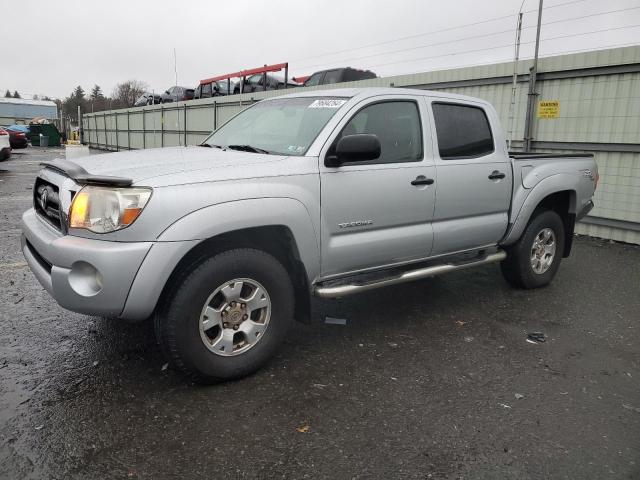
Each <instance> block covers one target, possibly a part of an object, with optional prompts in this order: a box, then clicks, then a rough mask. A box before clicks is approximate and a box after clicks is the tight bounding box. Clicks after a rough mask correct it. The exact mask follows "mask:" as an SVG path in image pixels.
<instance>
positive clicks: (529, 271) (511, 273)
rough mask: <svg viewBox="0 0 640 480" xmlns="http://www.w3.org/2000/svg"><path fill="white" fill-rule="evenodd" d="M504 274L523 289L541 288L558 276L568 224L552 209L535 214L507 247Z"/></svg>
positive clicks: (503, 265)
mask: <svg viewBox="0 0 640 480" xmlns="http://www.w3.org/2000/svg"><path fill="white" fill-rule="evenodd" d="M506 251H507V258H506V259H505V260H504V261H503V262H502V264H501V268H502V274H503V275H504V278H505V279H506V280H507V281H508V282H509V283H510V284H512V285H514V286H516V287H519V288H526V289H531V288H539V287H544V286H545V285H548V284H549V283H551V281H552V280H553V277H555V275H556V273H557V271H558V268H559V267H560V262H561V260H562V254H563V252H564V224H563V223H562V219H561V218H560V215H558V214H557V213H556V212H554V211H552V210H546V211H541V212H539V213H537V214H534V217H533V218H532V219H531V220H530V221H529V225H527V228H526V229H525V231H524V232H523V233H522V236H521V237H520V239H519V240H518V241H517V242H516V243H515V244H514V245H512V246H510V247H508V248H507V249H506Z"/></svg>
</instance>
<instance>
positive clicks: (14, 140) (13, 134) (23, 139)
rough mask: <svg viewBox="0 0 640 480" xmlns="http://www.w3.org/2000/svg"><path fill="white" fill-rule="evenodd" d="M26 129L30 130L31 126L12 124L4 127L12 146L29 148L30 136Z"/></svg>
mask: <svg viewBox="0 0 640 480" xmlns="http://www.w3.org/2000/svg"><path fill="white" fill-rule="evenodd" d="M25 128H26V131H27V132H29V127H26V126H25V125H10V126H8V127H4V129H5V130H6V131H7V133H8V134H9V143H10V144H11V148H15V149H18V148H27V147H28V146H29V138H28V137H27V133H25Z"/></svg>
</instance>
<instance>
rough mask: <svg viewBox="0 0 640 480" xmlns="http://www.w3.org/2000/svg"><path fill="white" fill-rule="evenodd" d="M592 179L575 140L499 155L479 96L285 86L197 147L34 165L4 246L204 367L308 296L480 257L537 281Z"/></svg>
mask: <svg viewBox="0 0 640 480" xmlns="http://www.w3.org/2000/svg"><path fill="white" fill-rule="evenodd" d="M597 182H598V168H597V165H596V163H595V161H594V159H593V156H592V155H590V154H569V155H550V154H529V153H518V154H515V153H513V154H510V153H509V152H508V151H507V148H506V141H505V136H504V133H503V131H502V129H501V127H500V124H499V120H498V115H497V114H496V111H495V110H494V108H493V107H492V106H491V105H490V104H489V103H487V102H485V101H483V100H479V99H475V98H470V97H465V96H459V95H453V94H448V93H443V92H430V91H425V90H409V89H395V88H388V89H379V88H373V89H337V90H327V91H311V92H309V91H308V92H296V93H295V94H293V95H286V96H281V97H277V98H273V99H268V100H263V101H261V102H258V103H256V104H254V105H253V106H251V107H249V108H247V109H245V110H244V111H242V112H241V113H239V114H238V115H236V116H235V117H234V118H232V119H231V120H229V121H228V122H227V123H225V124H224V125H222V126H221V127H220V128H218V129H217V130H216V131H215V132H213V133H212V134H211V135H210V136H209V137H208V138H207V139H206V140H205V141H204V142H203V143H202V144H201V145H199V146H189V147H177V148H162V149H149V150H138V151H125V152H119V153H109V154H103V155H96V156H90V157H85V158H83V159H77V160H75V161H74V162H70V161H67V160H55V161H52V162H48V163H44V164H43V169H42V170H41V171H40V172H39V174H38V176H37V178H36V180H35V183H34V188H33V208H31V209H29V210H28V211H27V212H25V213H24V215H23V217H22V232H23V235H22V250H23V253H24V256H25V258H26V260H27V262H28V264H29V266H30V268H31V270H32V271H33V273H34V274H35V276H36V277H37V279H38V280H39V281H40V283H41V284H42V285H43V287H44V288H45V289H46V290H47V291H48V292H49V293H50V294H51V295H52V296H53V297H54V298H55V299H56V301H57V302H58V303H59V304H60V305H61V306H62V307H64V308H66V309H69V310H72V311H75V312H81V313H84V314H88V315H99V316H104V317H117V318H121V319H125V320H132V321H135V320H143V319H148V318H153V321H154V322H155V331H156V335H157V340H158V344H159V346H160V348H161V350H162V351H163V353H164V354H165V355H166V357H167V359H168V360H169V361H170V362H171V363H172V364H173V365H174V366H175V367H176V368H178V369H180V370H182V371H183V372H185V373H186V374H187V375H188V376H189V377H190V378H192V379H194V380H195V381H199V382H215V381H222V380H226V379H232V378H238V377H241V376H243V375H247V374H249V373H251V372H253V371H255V370H256V369H258V368H259V367H260V366H261V365H262V364H263V363H264V362H265V361H266V360H267V359H268V358H269V357H270V356H272V355H273V354H274V353H275V352H276V351H277V349H278V347H279V345H280V342H281V341H282V339H283V337H284V335H285V333H286V331H287V328H288V327H289V326H290V324H291V322H292V321H293V319H294V318H295V319H298V320H304V319H306V318H308V317H309V315H310V311H311V305H312V297H313V296H316V297H321V298H336V297H342V296H345V295H350V294H355V293H357V292H362V291H366V290H370V289H374V288H379V287H384V286H386V285H391V284H397V283H400V282H406V281H410V280H416V279H421V278H426V277H431V276H434V275H438V274H442V273H445V272H450V271H455V270H459V269H463V268H469V267H472V266H479V265H485V264H489V263H493V262H499V263H500V265H501V269H502V273H503V274H504V277H505V278H506V280H507V281H508V282H509V283H511V284H513V285H514V286H517V287H520V288H537V287H542V286H544V285H547V284H548V283H549V282H551V280H552V279H553V277H554V276H555V275H556V272H557V271H558V267H559V266H560V261H561V259H562V258H563V257H567V256H568V255H569V253H570V251H571V243H572V239H573V230H574V225H575V222H576V221H577V220H579V219H580V218H581V217H583V216H584V215H586V214H587V213H588V212H589V210H590V209H591V208H592V207H593V203H592V196H593V194H594V191H595V188H596V185H597ZM380 294H381V295H384V290H381V291H380Z"/></svg>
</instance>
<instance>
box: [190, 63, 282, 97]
mask: <svg viewBox="0 0 640 480" xmlns="http://www.w3.org/2000/svg"><path fill="white" fill-rule="evenodd" d="M282 69H284V88H287V80H288V79H289V78H288V77H289V63H288V62H285V63H276V64H274V65H265V66H264V67H258V68H251V69H249V70H240V71H239V72H234V73H227V74H225V75H218V76H217V77H211V78H205V79H204V80H200V85H205V84H207V83H212V82H220V81H222V80H226V81H227V86H228V87H229V88H228V90H227V91H229V90H230V85H231V79H232V78H240V92H241V93H242V91H243V86H244V81H245V79H246V78H247V77H250V76H251V75H257V74H259V73H261V74H263V75H264V76H265V80H266V75H267V73H269V72H279V71H281V70H282ZM266 84H267V82H266V81H265V82H264V88H265V90H266V88H267V86H266Z"/></svg>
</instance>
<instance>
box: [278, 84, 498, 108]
mask: <svg viewBox="0 0 640 480" xmlns="http://www.w3.org/2000/svg"><path fill="white" fill-rule="evenodd" d="M403 94H404V95H423V96H428V97H440V98H446V99H451V100H462V101H466V102H475V103H482V104H486V105H488V104H489V103H488V102H487V101H485V100H482V99H480V98H477V97H470V96H468V95H458V94H455V93H448V92H440V91H435V90H422V89H418V88H395V87H360V88H333V89H325V90H307V89H305V90H296V91H295V92H294V93H291V94H289V95H283V96H278V97H276V98H294V97H348V98H353V97H358V98H359V99H365V98H369V97H376V96H378V95H403Z"/></svg>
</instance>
